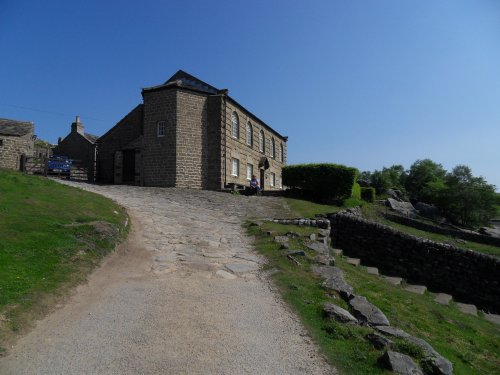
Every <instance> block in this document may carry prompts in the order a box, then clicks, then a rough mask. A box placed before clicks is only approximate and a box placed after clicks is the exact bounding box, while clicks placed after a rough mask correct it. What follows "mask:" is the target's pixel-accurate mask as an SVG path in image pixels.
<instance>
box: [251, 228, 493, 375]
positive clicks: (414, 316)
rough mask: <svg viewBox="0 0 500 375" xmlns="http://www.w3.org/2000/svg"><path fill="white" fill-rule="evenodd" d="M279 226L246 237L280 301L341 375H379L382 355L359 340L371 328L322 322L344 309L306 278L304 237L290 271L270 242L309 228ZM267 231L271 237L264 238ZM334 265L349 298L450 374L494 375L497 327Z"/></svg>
mask: <svg viewBox="0 0 500 375" xmlns="http://www.w3.org/2000/svg"><path fill="white" fill-rule="evenodd" d="M297 228H298V227H296V226H285V225H279V224H275V223H264V224H263V225H262V226H260V227H259V226H253V225H249V227H248V231H249V233H250V234H251V235H253V236H254V237H255V239H256V240H255V244H256V247H257V249H258V250H259V251H260V252H261V253H262V254H263V255H265V256H266V258H267V259H268V264H267V266H266V267H267V268H270V269H275V270H278V271H279V272H275V273H273V276H272V277H273V280H274V282H275V284H276V285H277V287H278V288H279V290H280V291H281V293H282V295H283V298H284V300H285V301H286V302H287V303H289V304H290V305H291V306H292V307H293V308H294V309H295V311H297V313H298V315H299V316H300V319H301V320H302V322H303V324H304V325H305V326H306V327H307V328H308V330H309V332H310V333H311V336H312V337H313V339H314V340H315V341H316V342H317V343H318V344H319V345H320V347H321V348H322V350H323V352H324V354H325V355H326V356H327V358H328V359H329V361H330V362H331V363H332V364H333V365H334V366H336V367H337V368H338V369H339V370H340V372H341V373H343V374H380V373H385V370H383V369H382V368H381V367H380V366H379V365H378V364H377V359H378V357H379V356H381V355H382V354H383V352H382V351H380V350H376V349H374V348H373V347H372V345H371V344H369V343H368V341H367V340H366V339H365V336H366V334H367V333H369V332H371V328H367V327H359V326H347V325H344V324H341V323H337V322H334V321H327V320H325V319H324V317H323V313H322V308H321V307H322V305H323V303H324V302H332V303H335V304H338V305H340V306H341V307H343V308H347V304H346V303H345V302H344V301H343V300H342V299H341V298H340V297H339V296H338V295H336V294H335V293H333V292H331V291H327V290H326V289H324V287H323V286H322V280H320V279H319V278H318V277H316V276H315V275H313V274H312V273H311V261H310V259H311V258H312V257H313V256H314V255H315V254H314V253H313V252H311V251H309V250H308V249H307V248H305V246H304V241H305V238H306V237H301V238H298V239H290V248H293V249H303V250H304V251H305V252H306V254H307V255H308V257H297V259H298V260H299V261H300V262H301V266H296V265H295V264H294V263H292V262H291V261H290V260H288V259H287V258H286V257H285V256H284V255H283V250H280V249H279V245H278V244H276V243H275V242H274V241H273V240H272V237H273V236H274V235H279V234H284V233H286V232H288V231H294V232H299V233H300V234H301V235H307V234H308V233H312V232H315V231H316V229H315V228H307V227H302V228H300V231H298V230H297ZM267 231H273V232H274V233H273V236H268V235H266V232H267ZM337 265H338V266H339V267H340V268H342V269H343V270H344V272H345V275H346V279H347V281H348V282H349V283H350V284H351V285H352V286H353V287H354V288H355V292H356V293H357V294H359V295H364V296H365V297H367V298H368V300H369V301H371V302H372V303H374V304H375V305H377V306H378V307H379V308H380V309H381V310H382V311H383V312H384V313H385V314H386V315H387V317H388V319H389V320H390V321H391V324H392V325H394V326H397V327H399V328H402V329H404V330H406V331H407V332H409V333H411V334H413V335H415V336H417V337H420V338H422V339H424V340H426V341H428V342H429V343H430V344H431V345H433V346H434V347H435V349H436V350H438V351H439V352H440V353H441V354H442V355H443V356H445V357H447V358H448V359H449V360H451V361H452V362H453V364H454V368H455V370H454V373H455V374H467V375H469V374H499V373H500V371H499V369H500V361H499V355H500V346H499V343H500V340H499V339H500V332H499V327H498V326H496V325H494V324H493V323H490V322H488V321H486V320H485V319H484V318H482V317H481V316H480V317H473V316H469V315H465V314H463V313H461V312H460V311H459V310H458V309H456V308H455V306H454V305H453V304H451V305H450V306H441V305H438V304H436V303H435V302H434V301H433V298H434V296H433V295H432V294H431V293H426V294H425V295H423V296H419V295H415V294H412V293H410V292H408V291H405V290H404V289H403V288H401V287H397V286H393V285H391V284H388V283H386V282H385V281H384V280H382V279H380V278H379V277H378V276H373V275H369V274H367V273H366V272H365V270H364V268H363V267H357V268H356V267H353V266H351V265H349V264H347V263H345V261H344V260H343V259H342V258H340V257H337ZM396 350H398V351H400V352H404V353H406V354H408V355H411V356H413V357H414V358H415V360H416V361H418V360H419V359H420V357H421V354H422V353H421V351H420V350H419V349H418V348H417V347H415V346H412V345H408V344H405V343H404V342H401V341H400V342H396Z"/></svg>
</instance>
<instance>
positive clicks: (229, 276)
mask: <svg viewBox="0 0 500 375" xmlns="http://www.w3.org/2000/svg"><path fill="white" fill-rule="evenodd" d="M215 274H216V275H217V276H220V277H222V278H223V279H227V280H234V279H237V278H238V277H237V276H236V275H233V274H232V273H229V272H227V271H224V270H218V271H217V272H216V273H215Z"/></svg>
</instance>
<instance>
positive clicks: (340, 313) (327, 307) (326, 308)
mask: <svg viewBox="0 0 500 375" xmlns="http://www.w3.org/2000/svg"><path fill="white" fill-rule="evenodd" d="M323 312H324V313H325V316H326V317H328V318H330V319H333V320H336V321H337V322H340V323H353V324H357V323H358V320H357V319H356V318H355V317H354V316H352V315H351V313H350V312H349V311H347V310H345V309H343V308H342V307H340V306H337V305H334V304H333V303H329V302H326V303H325V304H324V305H323Z"/></svg>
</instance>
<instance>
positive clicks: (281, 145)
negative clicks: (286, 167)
mask: <svg viewBox="0 0 500 375" xmlns="http://www.w3.org/2000/svg"><path fill="white" fill-rule="evenodd" d="M278 151H279V152H278V157H279V161H280V162H282V163H283V143H282V142H280V147H279V150H278Z"/></svg>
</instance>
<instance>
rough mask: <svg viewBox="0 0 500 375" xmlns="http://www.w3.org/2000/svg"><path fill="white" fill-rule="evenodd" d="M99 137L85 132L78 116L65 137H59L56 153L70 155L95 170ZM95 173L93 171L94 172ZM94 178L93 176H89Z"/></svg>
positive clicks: (83, 165) (54, 151) (85, 166)
mask: <svg viewBox="0 0 500 375" xmlns="http://www.w3.org/2000/svg"><path fill="white" fill-rule="evenodd" d="M98 138H99V137H97V136H96V135H92V134H89V133H85V127H84V125H83V123H82V122H81V121H80V117H79V116H76V119H75V122H73V123H72V124H71V132H70V133H69V134H68V135H67V136H66V137H65V138H59V140H58V141H57V146H56V147H55V148H54V150H53V154H54V155H59V156H68V157H69V158H70V159H73V160H75V161H76V162H77V163H78V164H79V165H81V166H82V167H84V168H90V169H91V170H92V171H93V170H94V166H95V162H96V141H97V139H98ZM92 174H93V173H92ZM89 178H92V176H89Z"/></svg>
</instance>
